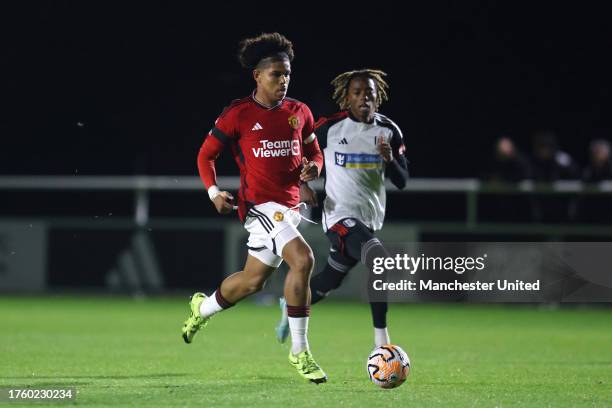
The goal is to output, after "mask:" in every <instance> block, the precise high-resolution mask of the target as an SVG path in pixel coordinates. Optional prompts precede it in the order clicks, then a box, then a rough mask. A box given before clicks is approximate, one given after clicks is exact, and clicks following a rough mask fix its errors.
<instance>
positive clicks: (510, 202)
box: [480, 136, 534, 222]
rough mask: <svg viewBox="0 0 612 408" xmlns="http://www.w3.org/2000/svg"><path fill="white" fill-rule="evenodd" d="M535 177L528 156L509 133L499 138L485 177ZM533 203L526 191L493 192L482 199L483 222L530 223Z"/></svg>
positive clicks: (508, 179)
mask: <svg viewBox="0 0 612 408" xmlns="http://www.w3.org/2000/svg"><path fill="white" fill-rule="evenodd" d="M531 178H532V170H531V165H530V163H529V159H528V158H527V156H526V155H524V154H523V153H522V152H521V151H520V150H519V149H518V148H517V147H516V145H515V144H514V141H513V140H512V139H511V138H510V137H508V136H502V137H500V138H499V139H497V140H496V142H495V145H494V148H493V156H492V158H491V161H490V164H489V166H488V169H487V173H486V174H485V177H484V179H485V180H487V181H491V182H495V183H518V182H519V181H522V180H528V179H531ZM533 211H534V209H533V203H532V200H531V198H530V197H528V196H525V195H523V194H501V195H499V194H491V195H488V196H483V198H481V200H480V212H481V218H482V219H483V220H484V221H496V222H528V221H530V220H531V219H532V218H533V216H532V214H533Z"/></svg>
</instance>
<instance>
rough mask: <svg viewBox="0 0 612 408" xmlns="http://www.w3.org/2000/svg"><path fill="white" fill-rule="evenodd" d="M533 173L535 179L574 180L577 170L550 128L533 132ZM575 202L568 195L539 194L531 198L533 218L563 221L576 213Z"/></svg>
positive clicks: (540, 180)
mask: <svg viewBox="0 0 612 408" xmlns="http://www.w3.org/2000/svg"><path fill="white" fill-rule="evenodd" d="M532 146H533V156H532V165H533V176H534V180H535V181H539V182H554V181H557V180H578V179H580V177H579V170H578V166H576V164H575V162H574V159H572V157H571V156H570V155H569V154H567V153H566V152H564V151H562V150H561V149H560V148H559V145H558V142H557V136H556V135H555V133H554V132H552V131H548V130H547V131H540V132H536V133H534V135H533V145H532ZM576 211H577V202H576V196H575V194H572V195H567V196H566V195H559V194H554V195H546V194H539V195H537V196H536V197H535V198H534V199H533V219H534V220H535V221H537V222H550V223H565V222H568V221H572V220H574V219H575V217H576Z"/></svg>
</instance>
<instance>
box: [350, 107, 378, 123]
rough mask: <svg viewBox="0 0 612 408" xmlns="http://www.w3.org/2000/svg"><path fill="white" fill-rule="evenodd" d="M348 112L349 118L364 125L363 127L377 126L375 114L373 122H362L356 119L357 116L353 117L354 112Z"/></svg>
mask: <svg viewBox="0 0 612 408" xmlns="http://www.w3.org/2000/svg"><path fill="white" fill-rule="evenodd" d="M346 112H347V113H348V117H349V118H351V120H352V121H353V122H357V123H359V124H362V125H374V124H376V113H374V117H373V118H372V122H362V121H360V120H359V119H357V118H356V117H355V115H353V112H351V110H350V109H347V110H346Z"/></svg>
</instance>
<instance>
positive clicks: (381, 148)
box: [376, 136, 393, 163]
mask: <svg viewBox="0 0 612 408" xmlns="http://www.w3.org/2000/svg"><path fill="white" fill-rule="evenodd" d="M378 141H379V142H378V145H377V146H376V148H377V150H378V153H380V155H381V156H382V158H383V160H384V161H385V163H389V162H390V161H392V160H393V152H392V150H391V145H390V144H389V143H387V142H385V139H384V138H383V137H382V136H381V137H379V138H378Z"/></svg>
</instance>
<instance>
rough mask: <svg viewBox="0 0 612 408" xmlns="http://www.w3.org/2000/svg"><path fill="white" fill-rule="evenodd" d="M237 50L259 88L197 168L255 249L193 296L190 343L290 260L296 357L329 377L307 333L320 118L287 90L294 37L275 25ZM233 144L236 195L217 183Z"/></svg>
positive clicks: (303, 370)
mask: <svg viewBox="0 0 612 408" xmlns="http://www.w3.org/2000/svg"><path fill="white" fill-rule="evenodd" d="M238 57H239V60H240V63H241V64H242V65H243V67H245V68H246V69H249V70H251V71H252V74H253V78H254V79H255V82H256V83H257V88H256V89H255V91H253V93H252V94H251V95H249V96H247V97H245V98H242V99H237V100H235V101H233V102H232V103H231V104H230V106H229V107H227V108H226V109H225V110H224V111H223V112H222V113H221V115H220V116H219V118H218V119H217V120H216V122H215V125H214V127H213V128H212V130H211V131H210V133H209V134H208V136H207V137H206V139H205V140H204V143H203V144H202V147H201V149H200V153H199V155H198V169H199V172H200V177H201V179H202V181H203V182H204V185H205V186H206V188H207V190H208V195H209V197H210V200H211V201H212V202H213V204H214V206H215V208H216V209H217V211H218V212H219V213H220V214H228V213H231V212H232V210H233V209H234V208H237V210H238V215H239V217H240V219H241V221H243V222H244V227H245V229H246V230H247V231H248V232H249V239H248V243H247V247H248V256H247V260H246V263H245V266H244V269H243V270H242V271H239V272H236V273H234V274H233V275H231V276H229V277H227V278H225V280H223V282H222V283H221V285H220V286H219V287H218V288H217V290H216V291H215V292H214V293H213V294H212V295H211V296H209V297H207V296H206V295H204V294H203V293H200V292H198V293H195V294H194V295H193V296H192V298H191V302H190V308H191V313H190V316H189V318H188V319H187V320H186V321H185V324H184V326H183V330H182V333H183V339H184V340H185V342H186V343H191V341H192V340H193V338H194V336H195V334H196V333H197V332H198V330H199V329H201V328H203V327H204V326H206V324H207V323H208V320H209V319H210V317H211V316H212V315H214V314H215V313H218V312H221V311H223V310H225V309H228V308H229V307H231V306H233V305H234V304H235V303H236V302H238V301H240V300H242V299H244V298H245V297H247V296H249V295H251V294H253V293H255V292H257V291H259V290H260V289H261V288H262V287H263V285H264V283H265V281H266V279H267V278H268V277H269V276H270V274H271V273H272V272H274V271H275V270H276V268H277V267H278V266H279V265H280V263H281V262H282V261H283V260H284V261H285V262H287V264H288V265H289V272H288V273H287V278H286V279H285V289H284V295H285V298H286V300H287V312H288V316H289V326H290V331H291V339H292V345H291V351H290V353H289V362H290V363H291V365H293V366H294V367H295V368H296V369H297V370H298V372H299V374H300V375H301V376H302V377H304V378H306V379H307V380H309V381H312V382H314V383H321V382H325V381H326V380H327V376H326V375H325V373H324V372H323V370H321V368H320V367H319V366H318V364H317V363H316V362H315V360H314V358H313V357H312V354H311V353H310V349H309V346H308V340H307V331H308V318H309V315H310V288H309V282H310V275H311V273H312V269H313V264H314V256H313V254H312V250H311V248H310V247H309V246H308V244H307V243H306V241H304V239H303V238H302V235H301V234H300V232H299V231H298V230H297V225H298V224H299V222H300V219H301V217H300V214H299V209H298V205H299V200H300V183H301V182H307V181H309V180H313V179H315V178H317V177H318V176H319V174H320V172H321V169H322V167H323V155H322V153H321V150H320V149H319V145H318V142H317V139H316V136H315V134H314V119H313V116H312V113H311V112H310V109H309V108H308V106H306V105H305V104H303V103H302V102H299V101H297V100H295V99H290V98H287V97H285V95H286V93H287V88H288V86H289V79H290V75H291V61H292V60H293V46H292V44H291V42H290V41H289V40H288V39H287V38H285V37H284V36H283V35H281V34H279V33H269V34H261V35H260V36H258V37H255V38H248V39H245V40H243V41H242V42H241V44H240V51H239V54H238ZM226 147H229V148H230V149H231V152H232V155H233V156H234V159H235V161H236V164H237V165H238V168H239V170H240V190H239V191H238V194H237V197H236V199H234V197H233V196H232V195H231V194H230V193H229V192H227V191H223V190H221V188H219V187H218V186H217V182H216V177H215V160H216V159H217V157H218V156H219V154H220V153H221V152H222V151H223V150H224V149H225V148H226Z"/></svg>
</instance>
